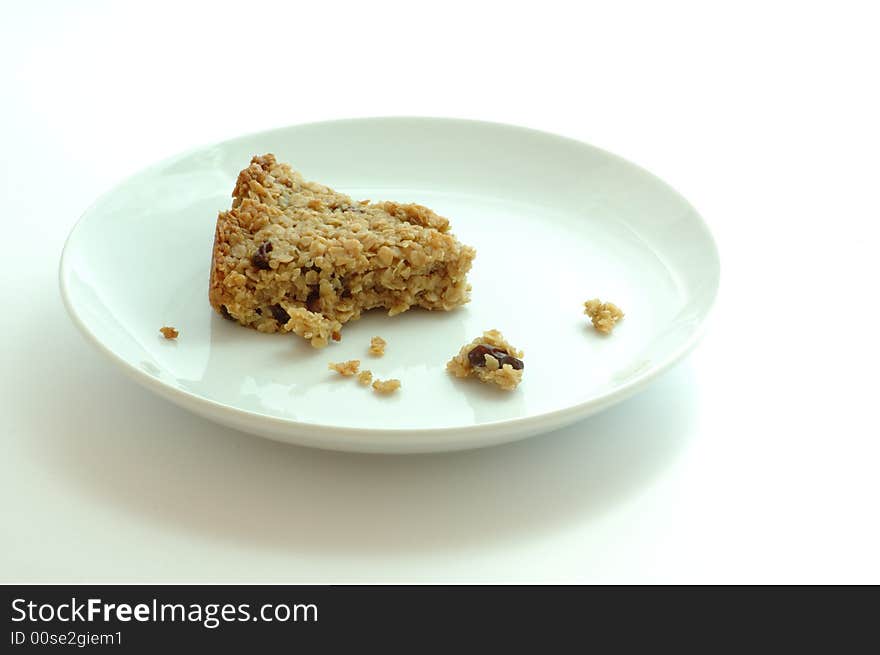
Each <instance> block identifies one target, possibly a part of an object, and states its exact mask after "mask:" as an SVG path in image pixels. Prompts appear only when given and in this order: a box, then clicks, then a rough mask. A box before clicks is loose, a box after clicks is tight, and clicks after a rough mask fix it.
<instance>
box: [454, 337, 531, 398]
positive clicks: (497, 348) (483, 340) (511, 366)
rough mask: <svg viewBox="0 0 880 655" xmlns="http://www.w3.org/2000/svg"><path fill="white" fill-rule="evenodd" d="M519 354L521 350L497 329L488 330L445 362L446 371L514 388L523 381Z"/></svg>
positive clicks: (502, 386) (511, 389) (520, 355)
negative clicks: (506, 339) (505, 338)
mask: <svg viewBox="0 0 880 655" xmlns="http://www.w3.org/2000/svg"><path fill="white" fill-rule="evenodd" d="M522 356H523V353H522V351H521V350H517V349H516V348H514V347H513V346H511V345H510V344H509V343H507V341H505V340H504V336H503V335H502V334H501V333H500V332H499V331H498V330H487V331H486V332H483V336H482V337H478V338H476V339H474V340H473V341H471V342H470V343H469V344H467V345H466V346H462V348H461V350H460V351H459V352H458V354H457V355H456V356H455V357H453V358H452V359H450V360H449V362H447V364H446V370H447V371H449V372H450V373H452V374H453V375H454V376H455V377H457V378H466V377H475V378H477V379H478V380H479V381H480V382H485V383H487V384H494V385H497V386H498V387H500V388H502V389H504V390H505V391H513V390H514V389H516V386H517V385H518V384H519V383H520V382H521V381H522V374H523V368H524V365H523V362H522Z"/></svg>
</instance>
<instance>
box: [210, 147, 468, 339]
mask: <svg viewBox="0 0 880 655" xmlns="http://www.w3.org/2000/svg"><path fill="white" fill-rule="evenodd" d="M448 230H449V221H448V220H447V219H445V218H443V217H442V216H438V215H437V214H435V213H434V212H433V211H431V210H430V209H428V208H426V207H422V206H421V205H414V204H408V205H407V204H399V203H395V202H382V203H375V204H370V203H369V201H361V202H357V203H356V202H354V201H353V200H352V199H351V198H349V197H348V196H346V195H344V194H341V193H337V192H335V191H333V190H332V189H330V188H328V187H326V186H323V185H321V184H317V183H315V182H307V181H305V180H304V179H303V178H302V176H301V175H300V174H299V173H297V172H296V171H294V170H292V169H291V168H290V167H289V166H288V165H287V164H282V163H278V162H277V161H276V159H275V157H274V156H273V155H271V154H267V155H262V156H257V157H254V158H253V159H252V161H251V164H250V165H249V166H248V167H247V168H246V169H244V170H243V171H241V173H240V174H239V176H238V179H237V180H236V184H235V189H234V191H233V202H232V208H231V209H230V210H228V211H224V212H220V215H219V216H218V218H217V227H216V231H215V238H214V248H213V252H212V262H211V279H210V287H209V299H210V302H211V305H212V306H213V307H214V309H215V310H216V311H217V312H219V313H220V314H221V315H224V316H226V317H229V318H232V319H234V320H237V321H238V322H239V323H241V324H242V325H246V326H249V327H253V328H255V329H257V330H260V331H262V332H277V331H283V332H294V333H296V334H299V335H300V336H302V337H304V338H306V339H308V340H309V341H310V342H311V344H312V345H313V346H315V347H321V346H325V345H326V344H327V343H328V341H329V340H331V339H335V340H338V339H339V332H340V330H341V327H342V324H343V323H346V322H348V321H350V320H355V319H357V318H359V317H360V315H361V313H362V312H363V311H365V310H367V309H371V308H373V307H384V308H385V309H387V310H388V313H389V315H394V314H398V313H400V312H404V311H406V310H407V309H409V308H411V307H415V306H419V307H424V308H426V309H438V310H449V309H452V308H454V307H457V306H459V305H461V304H463V303H466V302H468V300H469V291H470V285H468V283H467V278H466V276H467V272H468V271H469V270H470V267H471V262H472V261H473V258H474V255H475V251H474V250H473V248H470V247H468V246H464V245H462V244H461V243H459V242H458V241H457V240H456V239H455V237H454V236H453V235H452V234H450V233H449V231H448Z"/></svg>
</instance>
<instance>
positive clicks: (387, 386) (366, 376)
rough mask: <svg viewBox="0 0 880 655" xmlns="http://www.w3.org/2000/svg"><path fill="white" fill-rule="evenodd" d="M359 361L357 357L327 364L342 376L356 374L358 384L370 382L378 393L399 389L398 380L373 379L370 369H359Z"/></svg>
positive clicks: (392, 391) (367, 384)
mask: <svg viewBox="0 0 880 655" xmlns="http://www.w3.org/2000/svg"><path fill="white" fill-rule="evenodd" d="M360 366H361V362H360V360H359V359H351V360H349V361H347V362H330V363H329V364H328V365H327V368H329V369H330V370H331V371H336V372H337V373H339V375H341V376H343V377H347V378H350V377H354V376H355V375H356V376H357V381H358V384H360V385H361V386H363V387H368V386H370V384H371V383H372V386H373V391H375V392H376V393H380V394H389V393H394V392H395V391H397V390H398V389H400V380H393V379H392V380H375V381H374V380H373V372H372V371H370V370H366V369H365V370H363V371H361V370H360Z"/></svg>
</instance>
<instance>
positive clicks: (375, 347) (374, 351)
mask: <svg viewBox="0 0 880 655" xmlns="http://www.w3.org/2000/svg"><path fill="white" fill-rule="evenodd" d="M386 345H387V344H386V342H385V339H383V338H382V337H373V338H372V339H370V354H371V355H375V356H376V357H381V356H382V355H384V354H385V346H386Z"/></svg>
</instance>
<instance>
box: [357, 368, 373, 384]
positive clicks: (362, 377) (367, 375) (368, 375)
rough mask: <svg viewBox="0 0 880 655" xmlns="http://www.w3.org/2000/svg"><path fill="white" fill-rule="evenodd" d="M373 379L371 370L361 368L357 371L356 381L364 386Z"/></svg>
mask: <svg viewBox="0 0 880 655" xmlns="http://www.w3.org/2000/svg"><path fill="white" fill-rule="evenodd" d="M372 381H373V372H372V371H369V370H363V371H361V372H360V373H358V382H360V383H361V384H362V385H364V386H365V387H366V386H368V385H369V384H370V382H372Z"/></svg>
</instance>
